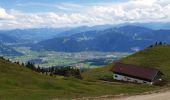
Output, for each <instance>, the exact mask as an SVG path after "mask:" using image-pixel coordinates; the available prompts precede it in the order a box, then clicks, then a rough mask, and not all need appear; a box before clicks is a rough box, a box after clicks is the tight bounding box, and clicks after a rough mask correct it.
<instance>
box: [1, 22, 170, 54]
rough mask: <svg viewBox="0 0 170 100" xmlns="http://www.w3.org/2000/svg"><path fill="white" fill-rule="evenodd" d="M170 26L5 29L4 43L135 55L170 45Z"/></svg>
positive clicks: (46, 48) (121, 25)
mask: <svg viewBox="0 0 170 100" xmlns="http://www.w3.org/2000/svg"><path fill="white" fill-rule="evenodd" d="M169 25H170V24H169V23H168V22H167V23H163V22H160V23H159V22H152V23H123V24H119V25H98V26H92V27H90V26H81V27H72V28H70V27H67V28H37V29H15V30H1V31H0V42H1V44H3V46H7V47H9V48H11V47H18V46H24V47H25V46H26V47H31V49H32V50H35V51H42V50H46V51H59V52H82V51H101V52H112V51H118V52H134V51H138V50H141V49H143V48H145V47H147V46H150V45H151V44H154V43H155V42H159V41H162V42H167V43H170V28H169ZM11 49H12V48H11Z"/></svg>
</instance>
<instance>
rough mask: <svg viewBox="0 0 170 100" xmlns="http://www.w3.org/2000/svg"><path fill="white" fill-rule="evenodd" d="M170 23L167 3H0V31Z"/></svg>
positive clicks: (126, 0)
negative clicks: (136, 23) (128, 23)
mask: <svg viewBox="0 0 170 100" xmlns="http://www.w3.org/2000/svg"><path fill="white" fill-rule="evenodd" d="M153 21H164V22H169V21H170V0H0V29H16V28H19V29H24V28H45V27H52V28H60V27H76V26H84V25H87V26H93V25H103V24H119V23H125V22H153Z"/></svg>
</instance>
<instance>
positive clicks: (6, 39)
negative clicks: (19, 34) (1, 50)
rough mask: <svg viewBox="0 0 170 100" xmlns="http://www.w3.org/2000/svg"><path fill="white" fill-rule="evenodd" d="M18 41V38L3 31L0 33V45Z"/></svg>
mask: <svg viewBox="0 0 170 100" xmlns="http://www.w3.org/2000/svg"><path fill="white" fill-rule="evenodd" d="M18 41H19V39H18V38H16V37H12V36H10V35H9V34H5V32H4V31H0V42H1V43H17V42H18Z"/></svg>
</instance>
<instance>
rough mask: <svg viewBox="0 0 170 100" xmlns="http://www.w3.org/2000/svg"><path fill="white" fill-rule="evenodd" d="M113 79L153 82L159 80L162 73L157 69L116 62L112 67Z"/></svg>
mask: <svg viewBox="0 0 170 100" xmlns="http://www.w3.org/2000/svg"><path fill="white" fill-rule="evenodd" d="M112 72H113V79H115V80H120V81H128V82H134V83H145V84H151V85H152V84H154V83H156V82H160V81H161V80H162V79H161V76H162V75H163V73H162V72H161V71H159V70H158V69H152V68H144V67H139V66H135V65H130V64H123V63H116V64H115V65H114V66H113V68H112Z"/></svg>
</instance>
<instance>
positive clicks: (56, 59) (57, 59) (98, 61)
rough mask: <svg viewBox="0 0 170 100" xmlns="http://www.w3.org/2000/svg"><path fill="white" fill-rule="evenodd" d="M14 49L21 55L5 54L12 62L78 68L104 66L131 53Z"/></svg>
mask: <svg viewBox="0 0 170 100" xmlns="http://www.w3.org/2000/svg"><path fill="white" fill-rule="evenodd" d="M15 49H16V51H18V52H21V53H22V54H23V55H22V56H6V58H8V59H10V60H11V61H13V62H17V61H19V62H20V63H21V62H23V63H26V62H32V63H34V64H35V65H37V66H38V65H40V66H41V67H51V66H76V67H78V68H96V67H102V66H105V65H107V64H109V63H112V62H113V61H115V60H118V59H120V58H123V57H126V56H128V55H130V54H131V53H128V52H127V53H126V52H75V53H71V52H70V53H67V52H55V51H41V52H37V51H32V50H30V49H29V48H28V47H18V48H15Z"/></svg>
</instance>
